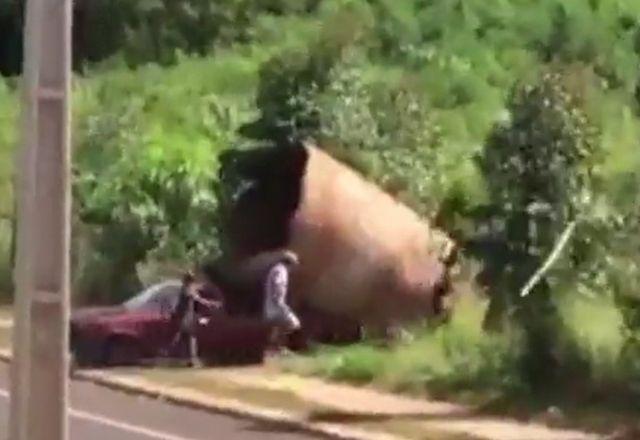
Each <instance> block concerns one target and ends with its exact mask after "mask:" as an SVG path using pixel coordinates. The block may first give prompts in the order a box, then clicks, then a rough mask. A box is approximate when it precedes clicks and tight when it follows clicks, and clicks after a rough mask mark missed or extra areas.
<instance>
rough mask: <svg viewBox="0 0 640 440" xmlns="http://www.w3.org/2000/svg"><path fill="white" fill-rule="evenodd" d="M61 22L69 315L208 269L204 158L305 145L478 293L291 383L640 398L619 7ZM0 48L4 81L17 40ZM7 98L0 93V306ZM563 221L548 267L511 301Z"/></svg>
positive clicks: (552, 0) (11, 106) (228, 12)
mask: <svg viewBox="0 0 640 440" xmlns="http://www.w3.org/2000/svg"><path fill="white" fill-rule="evenodd" d="M13 3H14V2H12V1H11V0H0V23H13V25H15V23H18V21H17V17H16V15H15V14H16V13H17V12H16V11H19V8H13V7H9V5H10V4H13ZM18 3H20V2H18ZM77 7H78V8H79V9H78V12H77V14H76V15H77V17H76V20H77V22H78V23H79V26H78V29H79V30H77V31H76V34H75V35H74V39H75V43H76V68H77V69H76V77H75V79H74V101H75V104H76V106H75V108H74V136H73V137H74V139H73V142H74V148H75V150H74V151H75V156H74V176H75V179H74V191H75V192H74V194H75V208H74V223H75V229H74V253H75V254H74V284H75V293H76V295H77V297H78V298H79V299H82V300H91V301H115V300H117V299H120V298H121V297H123V296H126V295H129V294H130V293H132V292H133V291H135V289H136V288H137V287H138V285H139V284H140V283H141V282H142V281H148V280H150V279H153V278H154V277H156V276H160V275H161V274H163V273H166V272H165V271H166V270H167V269H166V268H167V267H169V266H170V265H171V264H184V263H185V262H187V261H193V260H194V259H196V258H202V257H204V256H206V255H211V254H215V253H217V252H219V250H220V240H219V237H218V234H217V216H218V207H219V204H220V200H219V195H220V194H221V191H224V190H228V188H226V189H225V188H220V185H218V180H217V171H218V168H217V167H218V162H217V157H218V154H219V153H220V152H221V151H223V150H224V149H227V148H242V147H243V146H246V145H248V144H251V143H253V142H265V141H266V142H277V143H279V144H284V143H287V142H290V141H292V140H294V139H298V138H300V137H304V136H313V137H315V138H317V139H319V140H320V141H321V142H322V144H323V145H325V146H326V147H327V148H328V149H330V151H331V152H332V153H333V154H334V155H336V156H337V157H339V158H341V159H343V160H345V161H347V162H348V163H350V164H352V165H353V166H354V167H356V168H357V169H359V170H360V171H361V172H363V173H364V174H365V175H366V176H367V177H368V178H370V179H372V180H373V181H375V182H377V183H378V184H380V185H381V186H382V187H384V188H385V189H386V190H388V191H389V192H391V193H393V194H394V195H396V196H397V197H398V198H400V199H401V200H403V201H405V202H406V203H407V204H409V205H410V206H412V207H413V208H414V209H416V210H417V211H418V212H420V213H421V214H422V215H424V216H425V218H428V219H431V220H433V221H436V222H437V223H438V224H439V225H440V226H442V227H443V228H444V229H446V230H447V231H449V232H450V233H451V234H453V235H454V236H455V237H456V239H457V240H459V241H460V242H461V243H462V245H463V250H464V259H463V266H464V268H465V271H464V273H465V276H467V277H468V278H469V279H468V280H466V281H467V282H465V283H464V285H465V286H469V287H468V288H465V292H466V291H467V290H470V291H472V292H475V293H480V292H485V293H487V294H488V295H476V296H474V298H481V299H473V301H482V302H483V305H482V307H479V306H477V307H476V306H474V307H470V309H471V310H474V311H476V313H469V312H468V310H467V309H465V308H464V307H461V308H460V310H461V311H460V312H457V315H456V317H455V319H454V320H453V322H452V323H450V324H448V325H445V326H444V327H441V328H439V329H437V330H430V329H422V330H419V331H418V334H419V337H418V338H417V339H416V340H415V341H414V342H413V343H411V344H410V345H408V346H401V347H398V348H396V349H394V350H391V351H389V350H382V349H379V348H376V347H375V346H371V345H365V346H358V347H355V348H353V347H352V348H350V349H347V350H346V351H344V350H338V351H333V350H332V351H330V352H329V353H325V352H320V353H319V354H318V355H317V357H314V358H312V365H313V367H309V366H308V365H306V364H305V367H304V369H305V371H308V370H310V371H312V372H314V373H320V374H328V375H330V376H331V377H335V378H343V379H350V380H358V381H364V382H368V381H383V382H385V381H386V382H387V383H391V384H393V386H397V387H400V388H404V387H410V388H416V387H418V388H420V387H423V386H425V385H427V386H430V387H434V386H443V387H444V388H445V389H449V390H450V389H452V388H462V389H469V388H473V387H477V386H481V387H484V388H491V389H500V390H513V389H518V390H531V389H564V388H562V387H560V388H558V387H556V386H555V385H556V384H567V383H569V382H571V384H573V385H576V384H580V386H578V385H576V386H577V387H578V388H580V387H582V385H585V384H587V385H588V386H587V387H586V388H587V389H591V390H614V389H616V390H618V389H622V390H625V392H630V391H629V390H630V389H631V387H629V386H627V385H629V384H631V383H633V382H634V381H637V380H638V379H639V378H640V377H639V375H640V351H639V348H640V346H639V345H638V343H637V341H638V337H639V336H640V313H639V312H640V301H639V300H640V297H639V296H638V295H639V289H638V287H639V286H640V270H639V268H638V262H639V261H640V234H639V232H640V224H639V221H640V208H639V207H640V203H638V202H639V200H638V188H639V183H640V173H639V172H640V155H639V154H637V152H638V139H640V137H639V136H638V135H639V134H640V133H639V131H640V120H639V110H640V108H639V101H638V100H639V99H640V92H639V90H640V88H639V84H638V79H639V77H640V69H639V68H638V67H639V62H640V2H637V1H633V0H494V1H491V2H488V1H485V0H465V1H462V0H402V1H399V0H368V1H366V0H349V1H347V0H343V1H337V0H324V1H321V0H315V1H313V0H307V1H296V0H268V1H267V0H260V1H258V0H224V1H216V2H211V1H208V0H180V1H168V0H145V1H138V2H122V1H113V2H97V3H93V4H92V6H91V7H88V5H86V4H81V5H79V6H77ZM105 16H109V17H112V18H111V19H110V20H102V19H100V17H105ZM98 24H99V26H98ZM4 29H7V30H9V29H12V28H11V27H10V26H6V27H5V28H4ZM18 29H19V27H18ZM6 32H8V33H10V32H9V31H6ZM0 46H3V47H2V49H1V50H0V54H8V55H2V56H3V57H5V58H3V59H2V60H0V61H2V63H1V64H2V65H3V66H4V67H3V69H4V71H6V72H7V73H11V71H12V67H11V66H13V71H14V72H13V73H16V72H15V70H16V68H15V66H19V62H18V61H19V60H18V61H16V59H17V58H16V55H15V54H16V53H17V52H16V50H15V48H16V47H19V44H18V43H16V40H15V38H14V39H13V40H12V39H11V38H7V39H4V40H2V39H0ZM12 54H13V55H12ZM15 85H16V79H15V78H6V79H5V80H0V194H1V196H0V288H2V289H4V290H5V291H9V289H10V286H9V285H8V284H9V283H8V282H9V279H8V275H6V274H8V273H9V267H8V266H9V264H10V258H9V256H10V245H11V239H10V237H11V229H10V227H9V226H5V223H7V222H6V221H3V220H2V219H3V218H4V216H8V217H10V214H11V212H12V207H13V202H12V191H11V184H10V176H11V163H12V162H11V160H10V158H11V154H12V150H13V148H14V146H15V144H16V133H15V123H16V120H15V118H16V116H17V112H16V111H15V108H16V102H17V101H16V91H15ZM572 223H575V225H576V227H575V233H574V234H573V236H572V238H571V240H570V242H569V246H568V248H567V249H566V250H565V252H564V253H563V254H562V256H561V258H560V259H559V261H558V262H557V264H556V265H555V266H554V267H553V268H552V270H551V271H550V272H549V273H548V274H547V275H546V276H545V277H544V278H543V280H542V282H541V283H539V284H538V285H537V286H536V287H535V288H534V289H533V291H532V292H531V293H530V295H529V296H527V297H526V298H524V299H523V298H520V297H519V295H518V292H519V290H520V289H521V287H522V286H523V285H524V284H525V283H526V281H527V280H528V279H529V278H530V277H531V275H532V274H533V273H534V272H535V271H536V269H537V268H538V267H540V266H541V265H542V263H543V261H544V260H545V258H546V257H547V255H548V254H549V253H550V252H551V250H552V249H553V247H554V245H555V243H556V242H557V240H558V238H559V237H560V235H561V234H562V233H563V231H565V229H566V228H567V227H568V225H570V224H572ZM474 267H481V268H482V270H481V272H480V273H479V274H477V275H479V276H478V277H477V279H478V283H475V281H474V280H475V279H476V278H475V277H474V278H473V279H471V278H472V275H476V274H475V273H474V271H473V270H471V268H474ZM464 310H467V312H464ZM478 311H480V312H478ZM427 353H428V354H429V355H427ZM389 359H393V365H394V367H393V368H392V369H391V370H390V369H389V367H387V366H386V365H389V364H387V363H386V362H388V361H389ZM580 389H584V387H582V388H580Z"/></svg>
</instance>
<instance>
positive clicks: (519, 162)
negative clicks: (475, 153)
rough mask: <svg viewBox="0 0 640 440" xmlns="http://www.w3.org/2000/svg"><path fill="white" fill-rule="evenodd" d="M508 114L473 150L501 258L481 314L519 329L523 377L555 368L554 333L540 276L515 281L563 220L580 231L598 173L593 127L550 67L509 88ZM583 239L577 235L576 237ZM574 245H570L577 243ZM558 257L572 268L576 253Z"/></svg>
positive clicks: (547, 288) (547, 281)
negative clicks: (523, 342)
mask: <svg viewBox="0 0 640 440" xmlns="http://www.w3.org/2000/svg"><path fill="white" fill-rule="evenodd" d="M508 108H509V112H510V115H511V118H510V120H509V121H508V122H506V123H504V124H499V125H498V126H496V127H495V129H494V131H493V133H492V135H491V136H490V137H489V139H488V140H487V143H486V145H485V148H484V152H483V155H482V156H481V157H480V158H479V166H480V167H481V169H482V171H483V173H484V175H485V178H486V181H487V185H488V188H489V193H490V194H491V198H492V203H493V207H494V210H495V211H494V220H495V221H497V223H499V224H501V225H502V230H501V231H500V235H499V237H500V245H501V247H502V253H503V255H505V259H504V260H503V261H497V260H493V263H494V264H497V265H498V267H493V268H491V269H493V270H494V274H495V277H496V279H495V280H494V282H493V289H492V293H491V295H492V296H491V306H490V310H489V312H488V313H489V316H488V319H489V321H493V323H496V322H500V321H501V320H502V319H503V318H505V317H506V316H507V315H510V316H513V317H515V320H516V322H517V323H518V324H519V325H521V326H522V327H523V328H524V330H525V332H526V335H527V353H526V356H525V357H524V368H525V373H526V374H527V377H528V378H529V379H531V380H533V379H534V378H540V374H539V371H540V370H539V369H540V368H544V369H545V370H546V371H558V370H559V369H558V368H557V367H559V362H560V359H558V358H557V356H556V352H555V351H554V347H557V345H558V341H557V335H558V334H560V330H561V323H560V320H559V316H558V315H557V311H556V309H555V305H554V302H553V299H552V297H551V295H552V285H553V279H552V278H551V277H545V278H543V280H542V281H541V282H540V283H539V284H538V285H537V286H536V287H535V288H534V290H533V291H532V292H531V294H530V295H529V296H527V297H525V298H520V297H519V292H520V289H521V288H522V287H523V285H524V284H525V283H526V282H527V280H528V279H529V277H531V275H532V274H533V273H534V272H535V270H536V269H537V268H538V267H540V266H541V264H542V262H543V260H544V259H545V257H546V256H547V255H548V254H549V253H550V252H551V251H552V249H553V247H554V245H555V243H556V241H557V239H558V237H559V236H560V235H561V233H562V232H563V230H564V229H565V228H566V227H567V225H568V224H570V222H573V221H578V222H580V226H581V227H580V228H579V232H578V235H579V236H580V235H581V234H585V233H586V232H587V231H588V229H589V226H588V225H589V224H590V223H591V222H592V220H593V217H592V213H591V210H590V208H591V207H592V204H593V203H594V199H595V197H594V194H595V189H596V185H597V181H598V160H599V159H600V156H599V154H598V153H599V151H598V150H599V146H600V142H599V133H598V130H597V129H596V128H595V127H594V126H593V125H592V124H591V123H590V121H589V118H588V117H587V115H586V114H585V112H584V110H582V108H581V105H580V102H579V100H578V98H577V97H575V96H572V95H571V94H570V93H569V92H568V91H567V88H566V85H565V83H564V77H563V72H562V71H561V70H555V69H550V70H548V71H547V72H545V73H544V74H543V75H542V77H541V79H540V80H539V82H537V83H535V84H532V85H531V84H525V85H523V86H520V87H518V88H516V89H515V90H514V92H513V94H512V95H511V97H510V98H509V104H508ZM581 240H589V237H588V236H585V235H582V237H580V238H579V239H578V243H579V242H580V241H581ZM578 249H579V246H578V247H574V251H575V250H578ZM571 257H572V258H570V259H566V261H563V264H564V265H568V266H569V267H571V268H572V269H576V268H577V266H578V265H579V259H580V257H581V256H580V255H579V253H575V252H574V253H573V254H572V256H571Z"/></svg>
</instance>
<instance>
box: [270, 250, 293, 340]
mask: <svg viewBox="0 0 640 440" xmlns="http://www.w3.org/2000/svg"><path fill="white" fill-rule="evenodd" d="M298 264H299V261H298V256H297V255H296V254H295V253H293V252H291V251H285V252H283V253H282V257H281V258H279V259H278V260H276V261H275V262H274V263H273V265H272V266H271V267H270V268H269V270H268V271H267V274H266V277H265V280H264V303H263V317H264V319H265V320H266V321H267V322H272V323H273V324H275V328H276V331H275V334H274V342H276V341H277V340H278V339H279V338H280V337H281V335H282V334H283V333H285V334H286V333H291V332H293V331H296V330H298V329H300V326H301V324H300V319H299V318H298V316H296V314H295V313H294V312H293V310H291V308H290V307H289V305H288V304H287V303H286V299H287V294H288V290H289V275H290V272H291V271H292V270H293V268H294V267H296V266H298Z"/></svg>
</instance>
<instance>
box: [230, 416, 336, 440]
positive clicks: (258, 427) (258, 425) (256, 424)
mask: <svg viewBox="0 0 640 440" xmlns="http://www.w3.org/2000/svg"><path fill="white" fill-rule="evenodd" d="M243 431H245V432H253V433H261V434H292V435H294V436H299V437H300V438H317V439H329V438H334V437H332V436H330V435H327V434H320V433H313V434H312V433H309V431H304V430H302V429H300V428H299V427H297V426H295V425H294V424H293V423H287V422H276V421H257V420H256V421H252V422H250V423H249V424H248V426H246V427H245V428H243Z"/></svg>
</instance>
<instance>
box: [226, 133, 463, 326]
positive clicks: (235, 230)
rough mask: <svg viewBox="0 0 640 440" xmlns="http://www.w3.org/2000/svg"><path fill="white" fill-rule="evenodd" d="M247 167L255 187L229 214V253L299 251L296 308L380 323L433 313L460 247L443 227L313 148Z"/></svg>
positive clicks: (258, 158)
mask: <svg viewBox="0 0 640 440" xmlns="http://www.w3.org/2000/svg"><path fill="white" fill-rule="evenodd" d="M265 151H266V150H265ZM267 157H269V159H267ZM240 168H241V167H239V168H238V169H240ZM248 170H251V171H248ZM244 171H245V176H247V177H249V179H254V184H253V187H252V189H251V190H248V191H247V192H246V193H245V194H243V195H242V196H241V197H240V198H239V200H238V202H237V203H236V205H235V207H234V209H233V210H232V212H231V215H230V217H229V224H228V232H229V237H230V243H231V249H232V252H233V254H234V255H235V256H236V258H240V259H245V258H246V257H249V256H255V255H257V254H259V253H261V252H264V251H268V250H274V249H279V248H288V249H291V250H293V251H294V252H296V253H297V254H298V256H299V257H300V263H301V264H300V266H299V267H298V268H297V269H296V270H295V271H294V272H293V274H292V286H291V292H290V299H291V302H292V304H293V305H294V307H295V305H296V304H305V305H308V306H311V307H314V308H317V309H319V310H322V311H325V312H328V313H332V314H335V315H339V316H340V315H342V316H345V317H349V318H353V319H357V320H359V321H362V322H365V323H368V324H374V325H380V324H382V325H387V324H389V323H392V322H396V321H399V320H402V321H404V320H411V319H416V318H421V317H427V316H430V315H432V314H433V312H434V311H435V310H434V307H435V301H434V300H435V299H436V298H435V297H436V296H437V295H439V294H443V293H445V290H446V289H447V287H448V286H447V281H448V276H447V272H448V268H447V264H446V261H447V260H448V259H449V257H450V255H451V254H452V252H454V246H453V242H452V240H451V239H450V238H449V237H447V236H446V235H445V234H444V233H442V232H441V231H438V230H436V229H434V228H432V227H430V226H429V224H428V223H427V222H425V221H424V220H423V219H421V218H420V217H419V216H418V215H417V214H416V213H415V212H413V211H412V210H411V209H409V208H408V207H407V206H405V205H403V204H401V203H400V202H398V201H396V200H395V199H394V198H392V197H391V196H390V195H388V194H387V193H385V192H384V191H382V190H381V189H380V188H378V187H377V186H375V185H374V184H372V183H370V182H368V181H367V180H366V179H364V178H363V177H361V176H360V175H359V174H358V173H356V172H355V171H353V170H352V169H351V168H349V167H348V166H346V165H344V164H342V163H341V162H339V161H337V160H335V159H334V158H332V157H331V156H330V155H329V154H327V153H326V152H324V151H322V150H321V149H319V148H317V147H315V146H313V145H305V146H304V147H298V148H289V149H286V148H279V149H274V150H272V153H271V155H269V154H266V153H265V154H264V155H260V154H256V155H255V159H254V162H253V165H252V166H246V165H245V167H244ZM249 260H250V261H256V258H250V259H249ZM258 260H259V259H258ZM262 260H264V261H268V259H264V258H262ZM250 266H252V267H254V268H255V267H256V265H255V263H253V264H251V265H250ZM254 270H255V269H253V270H252V271H254Z"/></svg>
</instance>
